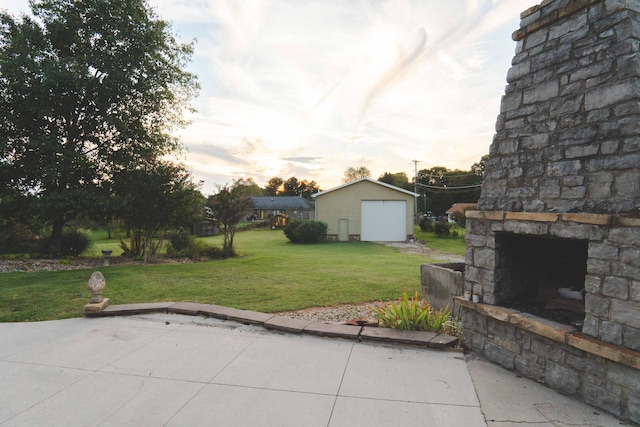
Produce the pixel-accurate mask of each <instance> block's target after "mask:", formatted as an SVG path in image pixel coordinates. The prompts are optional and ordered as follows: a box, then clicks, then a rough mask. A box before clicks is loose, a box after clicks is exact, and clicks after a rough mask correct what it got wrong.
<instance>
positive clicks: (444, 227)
mask: <svg viewBox="0 0 640 427" xmlns="http://www.w3.org/2000/svg"><path fill="white" fill-rule="evenodd" d="M433 231H434V232H435V233H436V235H438V236H448V235H449V233H450V232H451V224H449V223H448V222H443V221H438V222H436V223H435V224H434V225H433Z"/></svg>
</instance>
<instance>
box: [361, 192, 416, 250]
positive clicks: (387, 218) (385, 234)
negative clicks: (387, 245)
mask: <svg viewBox="0 0 640 427" xmlns="http://www.w3.org/2000/svg"><path fill="white" fill-rule="evenodd" d="M361 215H362V225H361V227H362V230H361V240H364V241H367V242H401V241H404V240H406V238H407V233H406V228H407V223H406V217H407V203H406V202H405V201H404V200H363V201H362V205H361Z"/></svg>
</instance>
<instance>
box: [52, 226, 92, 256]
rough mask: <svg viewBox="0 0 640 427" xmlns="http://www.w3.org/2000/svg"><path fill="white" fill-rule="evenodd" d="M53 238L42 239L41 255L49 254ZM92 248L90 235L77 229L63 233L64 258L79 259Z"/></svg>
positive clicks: (61, 248) (61, 249) (62, 248)
mask: <svg viewBox="0 0 640 427" xmlns="http://www.w3.org/2000/svg"><path fill="white" fill-rule="evenodd" d="M50 241H51V236H47V237H45V238H43V239H40V253H41V254H47V253H48V252H49V242H50ZM90 247H91V239H90V238H89V235H88V234H85V233H83V232H82V231H80V230H76V229H66V230H65V231H64V232H63V233H62V238H61V241H60V255H62V256H63V257H69V256H71V257H77V256H78V255H80V254H81V253H82V252H84V251H86V250H87V249H89V248H90Z"/></svg>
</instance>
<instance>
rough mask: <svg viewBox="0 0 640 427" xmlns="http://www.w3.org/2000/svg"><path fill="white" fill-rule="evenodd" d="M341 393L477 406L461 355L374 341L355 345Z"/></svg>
mask: <svg viewBox="0 0 640 427" xmlns="http://www.w3.org/2000/svg"><path fill="white" fill-rule="evenodd" d="M340 395H342V396H351V397H361V398H370V399H388V400H401V401H407V402H421V403H430V404H443V405H462V406H476V407H477V406H478V399H477V397H476V394H475V390H474V389H473V383H472V382H471V378H470V377H469V372H468V370H467V366H466V362H465V360H464V357H463V356H462V355H460V354H458V353H451V352H443V351H437V350H428V349H419V348H410V347H402V346H401V347H398V346H390V345H382V344H371V343H369V344H365V343H362V344H359V345H357V346H355V347H354V348H353V351H352V353H351V357H350V358H349V365H348V366H347V369H346V371H345V373H344V379H343V381H342V386H341V387H340Z"/></svg>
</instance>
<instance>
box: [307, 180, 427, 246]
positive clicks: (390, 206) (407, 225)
mask: <svg viewBox="0 0 640 427" xmlns="http://www.w3.org/2000/svg"><path fill="white" fill-rule="evenodd" d="M312 197H313V198H315V200H316V220H317V221H322V222H324V223H326V224H327V225H328V228H327V238H328V239H329V240H339V241H358V240H362V241H369V242H401V241H405V240H407V238H408V237H409V236H412V235H413V230H414V217H415V215H414V206H415V198H416V197H418V194H416V193H414V192H412V191H407V190H404V189H402V188H399V187H396V186H393V185H390V184H387V183H384V182H380V181H376V180H373V179H371V178H360V179H357V180H355V181H351V182H348V183H346V184H342V185H339V186H337V187H334V188H331V189H329V190H326V191H321V192H319V193H316V194H314V195H313V196H312Z"/></svg>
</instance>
